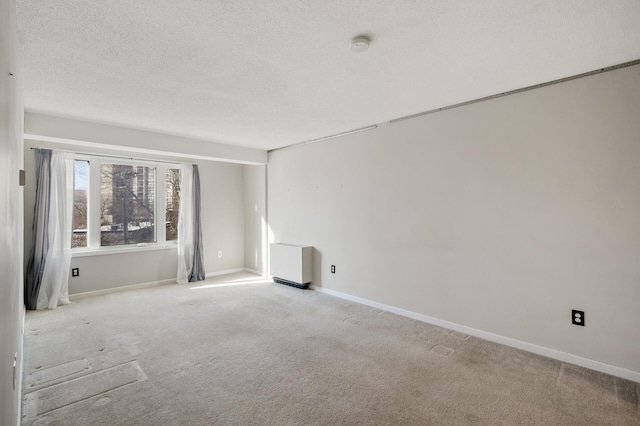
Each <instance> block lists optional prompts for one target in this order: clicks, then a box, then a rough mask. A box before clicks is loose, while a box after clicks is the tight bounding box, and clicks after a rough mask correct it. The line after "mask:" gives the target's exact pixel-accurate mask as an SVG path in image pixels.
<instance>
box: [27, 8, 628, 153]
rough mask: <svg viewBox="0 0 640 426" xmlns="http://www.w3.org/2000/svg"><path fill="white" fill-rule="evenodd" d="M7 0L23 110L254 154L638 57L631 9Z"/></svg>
mask: <svg viewBox="0 0 640 426" xmlns="http://www.w3.org/2000/svg"><path fill="white" fill-rule="evenodd" d="M17 5H18V26H19V37H20V42H21V49H22V56H23V65H24V86H25V107H26V109H27V110H28V111H36V112H44V113H50V114H54V115H61V116H65V117H72V118H79V119H84V120H90V121H97V122H102V123H110V124H116V125H121V126H126V127H134V128H139V129H149V130H155V131H160V132H165V133H169V134H175V135H182V136H190V137H194V138H198V139H205V140H211V141H216V142H223V143H229V144H234V145H242V146H247V147H255V148H262V149H273V148H276V147H281V146H285V145H290V144H293V143H297V142H301V141H307V140H311V139H316V138H320V137H323V136H328V135H332V134H336V133H340V132H344V131H348V130H352V129H356V128H359V127H364V126H368V125H371V124H376V123H381V122H384V121H388V120H391V119H394V118H399V117H403V116H406V115H410V114H414V113H418V112H422V111H426V110H431V109H434V108H439V107H443V106H447V105H451V104H455V103H459V102H463V101H467V100H471V99H475V98H479V97H483V96H487V95H492V94H496V93H500V92H505V91H509V90H513V89H517V88H521V87H525V86H529V85H533V84H538V83H543V82H546V81H550V80H554V79H558V78H562V77H567V76H571V75H574V74H579V73H582V72H586V71H592V70H595V69H598V68H602V67H606V66H610V65H616V64H620V63H623V62H627V61H631V60H636V59H640V25H639V24H638V23H639V22H640V1H638V0H609V1H601V0H597V1H596V0H594V1H590V0H573V1H567V0H565V1H557V0H527V1H524V0H523V1H513V0H483V1H480V0H467V1H445V0H342V1H317V0H272V1H255V0H251V1H249V0H218V1H213V0H212V1H204V0H182V1H161V0H136V1H130V0H102V1H79V0H57V1H52V2H43V1H38V0H17ZM359 34H367V35H368V36H369V37H370V38H371V40H372V42H371V46H370V48H369V50H367V51H366V52H363V53H354V52H352V51H351V50H350V49H349V41H350V40H351V38H352V37H354V36H356V35H359Z"/></svg>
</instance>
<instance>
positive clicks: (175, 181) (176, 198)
mask: <svg viewBox="0 0 640 426" xmlns="http://www.w3.org/2000/svg"><path fill="white" fill-rule="evenodd" d="M165 180H166V183H165V190H166V195H165V199H166V200H167V207H166V209H165V220H166V227H167V229H166V238H167V241H173V240H177V239H178V213H179V212H180V169H167V172H166V176H165Z"/></svg>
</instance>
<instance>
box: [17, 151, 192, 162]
mask: <svg viewBox="0 0 640 426" xmlns="http://www.w3.org/2000/svg"><path fill="white" fill-rule="evenodd" d="M30 149H49V150H51V151H54V149H51V148H41V147H39V148H36V147H31V148H30ZM55 151H62V152H70V153H72V154H78V155H83V156H87V157H103V158H118V159H121V160H131V161H136V160H139V161H147V162H154V163H165V164H192V163H186V162H182V161H166V160H156V159H148V158H136V157H127V156H124V155H109V154H96V153H92V152H81V151H65V150H60V149H56V150H55Z"/></svg>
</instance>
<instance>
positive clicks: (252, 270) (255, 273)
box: [244, 268, 266, 277]
mask: <svg viewBox="0 0 640 426" xmlns="http://www.w3.org/2000/svg"><path fill="white" fill-rule="evenodd" d="M244 271H245V272H248V273H250V274H254V275H259V276H261V277H266V274H265V273H264V272H262V271H256V270H255V269H251V268H244Z"/></svg>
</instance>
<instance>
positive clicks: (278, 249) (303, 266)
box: [269, 243, 313, 287]
mask: <svg viewBox="0 0 640 426" xmlns="http://www.w3.org/2000/svg"><path fill="white" fill-rule="evenodd" d="M269 257H270V273H271V275H272V276H273V277H274V278H280V279H281V280H285V281H289V282H290V283H292V284H297V285H296V287H298V286H302V287H307V286H308V285H309V283H310V282H311V279H312V275H313V247H312V246H300V245H295V244H284V243H272V244H270V256H269ZM285 284H286V283H285Z"/></svg>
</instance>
